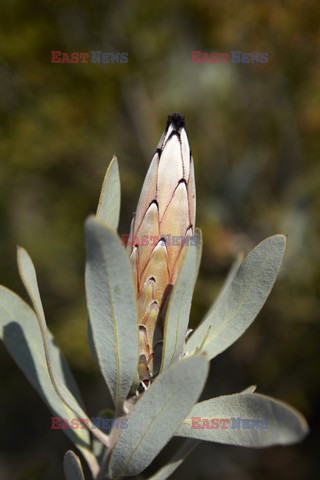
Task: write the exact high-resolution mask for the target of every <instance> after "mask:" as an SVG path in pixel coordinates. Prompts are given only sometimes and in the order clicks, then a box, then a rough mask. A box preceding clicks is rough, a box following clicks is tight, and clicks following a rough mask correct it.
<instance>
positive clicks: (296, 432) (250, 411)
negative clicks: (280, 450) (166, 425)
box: [176, 393, 308, 448]
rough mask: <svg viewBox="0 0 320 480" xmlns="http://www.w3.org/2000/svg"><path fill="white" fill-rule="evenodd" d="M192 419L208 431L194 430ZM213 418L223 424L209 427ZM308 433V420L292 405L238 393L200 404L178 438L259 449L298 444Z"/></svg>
mask: <svg viewBox="0 0 320 480" xmlns="http://www.w3.org/2000/svg"><path fill="white" fill-rule="evenodd" d="M192 418H201V420H199V422H198V423H194V426H196V425H197V426H199V425H200V426H205V427H207V428H192ZM205 419H206V420H207V422H206V420H205ZM211 419H218V420H219V422H220V420H221V419H222V420H223V422H222V423H219V424H218V426H219V428H210V426H211ZM194 422H197V421H196V420H194ZM223 423H224V424H225V426H226V427H227V428H222V425H223ZM216 425H217V423H216ZM307 433H308V425H307V422H306V420H305V419H304V417H303V416H302V415H301V414H300V413H299V412H298V411H297V410H295V409H294V408H292V407H291V406H290V405H287V404H286V403H284V402H280V401H279V400H275V399H274V398H271V397H267V396H266V395H261V394H259V393H237V394H235V395H226V396H222V397H217V398H212V399H211V400H207V401H205V402H200V403H197V404H196V405H195V406H194V407H193V409H192V410H191V412H190V413H189V415H188V417H187V418H186V419H185V420H184V422H183V423H182V425H180V427H179V428H178V430H177V432H176V435H178V436H183V437H189V438H195V439H198V440H208V441H212V442H218V443H226V444H229V445H240V446H243V447H257V448H258V447H268V446H271V445H289V444H292V443H296V442H299V441H301V440H302V439H303V438H304V437H305V436H306V434H307Z"/></svg>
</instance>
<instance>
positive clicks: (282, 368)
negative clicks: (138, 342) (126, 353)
mask: <svg viewBox="0 0 320 480" xmlns="http://www.w3.org/2000/svg"><path fill="white" fill-rule="evenodd" d="M0 22H1V29H0V83H1V89H0V122H1V133H0V162H1V163H0V283H1V284H5V285H7V286H8V287H10V288H12V289H13V290H15V291H17V292H18V293H20V294H21V295H22V296H23V297H24V298H26V296H25V293H24V291H23V288H22V286H21V284H20V281H19V279H18V274H17V268H16V260H15V255H16V251H15V249H16V244H21V245H23V246H24V247H25V248H26V249H27V250H28V251H29V253H30V254H31V256H32V258H33V260H34V262H35V264H36V267H37V270H38V276H39V283H40V287H41V293H42V297H43V303H44V307H45V310H46V313H47V320H48V323H49V326H50V328H51V330H52V331H53V332H54V334H55V336H56V338H57V340H58V342H59V344H60V346H61V347H62V349H63V351H64V352H65V354H66V356H67V358H68V360H69V362H70V364H71V366H72V369H73V371H74V372H75V376H76V378H77V380H78V382H79V385H80V388H81V390H82V392H83V397H84V399H85V402H86V405H87V407H88V408H87V409H88V412H89V414H90V415H94V414H96V413H97V412H98V411H99V410H100V409H101V408H104V407H105V406H107V405H109V403H110V398H109V395H108V392H107V391H106V388H105V386H104V384H103V381H102V380H101V377H100V375H99V373H98V371H97V369H96V367H95V364H94V362H93V360H92V359H91V355H90V352H89V349H88V346H87V335H86V322H87V314H86V308H85V302H84V285H83V272H84V245H83V222H84V219H85V218H86V217H87V215H89V214H90V213H92V212H94V211H95V208H96V204H97V201H98V196H99V191H100V187H101V184H102V180H103V175H104V172H105V170H106V167H107V164H108V162H109V161H110V159H111V157H112V155H113V154H114V153H115V154H116V155H117V156H118V159H119V162H120V174H121V179H122V211H121V224H120V232H121V233H127V232H128V230H129V224H130V220H131V217H132V212H133V211H134V210H135V207H136V203H137V200H138V196H139V191H140V188H141V186H142V182H143V178H144V175H145V173H146V171H147V168H148V163H149V161H150V159H151V156H152V154H153V151H154V149H155V147H156V145H157V142H158V140H159V138H160V135H161V133H162V130H163V128H164V126H165V122H166V118H167V115H168V114H170V113H172V112H174V111H178V112H182V113H184V114H185V116H186V122H187V130H188V135H189V140H190V143H191V148H192V150H193V155H194V161H195V169H196V180H197V202H198V203H197V224H198V225H199V226H201V228H202V229H203V234H204V254H203V261H202V266H201V272H200V278H199V281H198V284H197V288H196V295H195V300H194V305H193V310H192V322H193V325H196V324H197V322H198V321H199V320H200V319H201V316H202V315H203V314H204V313H205V311H206V310H207V308H208V307H209V305H210V303H211V302H212V301H213V299H214V298H215V296H216V294H217V292H218V290H219V288H220V286H221V284H222V282H223V278H224V277H225V275H226V273H227V271H228V268H229V266H230V264H231V262H232V259H233V258H234V256H235V254H236V253H237V252H238V251H239V250H243V251H244V252H245V253H247V252H248V251H249V250H250V249H251V248H252V247H253V246H254V245H255V244H256V243H257V242H259V241H260V240H262V239H263V238H265V237H266V236H269V235H271V234H274V233H277V232H282V233H286V234H288V250H287V254H286V257H285V261H284V265H283V268H282V271H281V276H280V278H279V280H278V282H277V283H276V286H275V288H274V290H273V292H272V294H271V296H270V298H269V300H268V302H267V304H266V306H265V307H264V309H263V311H262V312H261V314H260V315H259V316H258V319H257V320H256V321H255V323H254V325H253V326H252V327H250V329H249V330H248V332H247V333H246V334H245V335H244V336H243V337H242V338H241V339H240V340H239V341H238V342H237V343H236V344H234V345H233V346H232V347H231V348H230V349H229V350H228V351H227V352H225V353H223V354H222V355H221V356H219V357H218V358H217V359H216V360H215V361H214V362H213V364H212V368H211V373H210V379H209V382H208V387H207V389H206V392H205V396H206V397H209V395H211V396H212V395H219V394H223V393H233V392H237V391H239V390H241V389H243V388H245V387H246V386H248V385H249V384H257V385H258V391H259V392H261V393H266V394H269V395H273V396H276V397H278V398H280V399H282V400H285V401H288V402H290V403H291V404H292V405H294V406H295V407H297V408H298V409H300V410H301V412H303V413H304V415H305V416H306V417H307V419H308V421H309V423H310V425H311V433H310V435H309V437H308V438H307V439H306V441H305V442H303V443H302V444H301V445H297V446H292V447H288V448H281V447H276V448H269V449H266V450H256V451H255V450H249V449H245V448H236V447H225V446H221V445H216V444H203V445H202V446H200V447H199V448H198V450H196V451H195V452H194V453H193V455H192V456H191V457H190V458H189V459H188V460H187V461H186V463H185V465H184V466H182V467H181V468H180V470H178V471H177V472H176V473H175V475H174V476H173V478H174V479H177V480H178V479H180V478H181V479H182V478H183V479H187V480H190V479H199V480H207V479H219V480H227V479H228V480H229V479H240V480H247V479H248V480H251V479H259V480H260V479H262V480H264V479H272V480H273V479H283V478H285V477H290V479H291V480H298V479H299V480H300V479H308V480H309V479H316V478H318V477H317V475H316V473H317V464H319V459H318V455H319V453H318V452H319V448H320V441H319V433H320V432H319V421H320V416H319V411H318V410H317V407H318V404H319V397H320V388H319V387H320V378H319V344H320V329H319V290H320V263H319V259H320V250H319V240H320V224H319V213H320V163H319V134H320V63H319V59H320V55H319V50H320V35H319V24H320V9H319V3H318V2H317V1H316V0H309V1H302V0H296V1H295V2H289V1H282V2H275V1H270V2H260V1H258V2H256V1H246V2H240V1H234V2H230V1H228V0H225V1H224V2H212V1H209V0H185V1H182V0H176V1H175V2H172V1H171V2H169V1H166V0H165V1H162V2H161V1H154V2H147V1H137V2H133V1H131V2H129V1H128V2H124V1H118V2H106V1H101V0H92V1H91V2H88V1H87V2H84V1H81V0H78V1H77V0H60V1H56V2H52V1H48V0H44V1H42V2H38V1H36V0H29V1H26V0H12V1H10V2H2V4H1V7H0ZM51 50H61V51H66V52H69V53H71V52H90V51H91V50H101V51H104V52H116V51H118V52H128V53H129V61H128V63H126V64H120V63H119V64H91V63H88V64H82V63H80V64H51V63H50V62H51V54H50V52H51ZM192 50H201V51H203V52H209V53H211V52H230V51H231V50H241V51H243V52H268V53H269V62H268V63H265V64H232V63H227V64H220V63H219V64H192V63H191V51H192ZM200 292H201V293H200ZM0 362H1V364H0V365H1V374H0V376H1V395H0V416H1V419H0V424H1V440H0V442H1V444H0V479H1V480H2V479H9V478H10V479H16V480H18V479H19V480H22V479H33V480H37V479H48V480H51V479H57V478H62V476H63V474H62V457H63V454H64V452H65V451H66V450H67V449H68V448H70V447H71V444H70V443H69V441H68V440H67V439H66V437H65V436H64V435H63V433H62V432H59V431H51V430H50V424H51V422H50V416H51V415H50V413H49V411H48V410H47V408H46V406H45V405H44V404H43V403H42V401H41V399H40V398H39V397H38V396H37V394H36V393H35V392H34V391H33V389H32V387H31V386H29V384H28V383H27V381H26V380H25V379H24V377H23V375H22V373H21V372H20V371H19V370H18V368H17V367H16V366H15V364H14V362H13V361H12V360H11V358H10V357H9V355H8V354H7V352H6V350H5V348H4V346H3V345H2V344H1V345H0ZM171 448H172V445H169V447H168V448H167V449H166V452H167V453H168V452H169V451H170V449H171ZM166 452H164V454H163V455H164V456H165V455H166ZM155 467H156V464H155V466H154V468H155Z"/></svg>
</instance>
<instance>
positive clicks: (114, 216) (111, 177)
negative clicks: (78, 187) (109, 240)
mask: <svg viewBox="0 0 320 480" xmlns="http://www.w3.org/2000/svg"><path fill="white" fill-rule="evenodd" d="M120 202H121V188H120V177H119V167H118V160H117V157H115V156H113V158H112V160H111V162H110V164H109V166H108V169H107V172H106V174H105V177H104V180H103V184H102V189H101V193H100V198H99V204H98V208H97V214H96V215H97V218H98V219H99V220H101V221H102V222H104V223H106V224H107V225H108V226H109V227H110V228H112V229H113V230H117V228H118V225H119V216H120Z"/></svg>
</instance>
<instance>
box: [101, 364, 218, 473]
mask: <svg viewBox="0 0 320 480" xmlns="http://www.w3.org/2000/svg"><path fill="white" fill-rule="evenodd" d="M207 373H208V360H207V358H206V357H205V356H203V355H195V356H194V357H192V358H189V359H186V360H182V361H180V362H177V363H175V364H173V365H172V366H171V367H169V368H168V369H167V370H165V371H163V372H162V373H161V374H160V375H159V376H158V377H157V378H156V379H155V381H154V382H153V383H152V384H151V386H150V387H149V389H148V390H147V391H145V392H144V393H143V394H142V396H141V398H140V399H139V400H138V402H137V403H136V404H135V405H134V406H133V407H132V410H131V411H130V413H129V416H128V428H127V429H126V430H121V432H120V435H119V438H118V441H117V443H116V446H115V447H114V450H113V451H112V453H111V457H110V464H109V476H110V477H111V478H113V479H115V478H120V477H122V476H125V475H128V476H131V475H136V474H139V473H140V472H142V471H143V470H144V469H145V468H146V467H147V466H148V465H149V464H150V463H151V462H152V460H153V459H154V458H155V457H156V455H157V454H158V453H159V452H160V450H162V448H163V447H164V446H165V445H166V443H167V442H168V441H169V440H170V438H171V437H172V435H173V434H174V432H175V431H176V430H177V428H178V427H179V425H180V423H181V422H182V420H183V419H184V418H185V417H186V415H188V413H189V412H190V410H191V408H192V405H194V402H195V401H196V399H197V398H198V397H199V395H200V393H201V391H202V388H203V386H204V383H205V380H206V377H207Z"/></svg>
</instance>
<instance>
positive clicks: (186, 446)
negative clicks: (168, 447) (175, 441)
mask: <svg viewBox="0 0 320 480" xmlns="http://www.w3.org/2000/svg"><path fill="white" fill-rule="evenodd" d="M199 443H200V442H199V441H198V440H193V439H190V438H188V439H187V440H185V441H184V443H183V444H182V445H181V447H180V448H179V450H178V451H177V452H176V453H175V454H174V455H173V457H172V458H171V459H170V461H169V463H168V464H167V465H165V466H164V467H162V468H161V469H160V470H159V471H158V472H157V473H155V474H154V475H152V477H150V478H149V479H148V480H166V479H167V478H169V477H170V475H172V474H173V472H175V470H177V468H179V467H180V465H181V463H183V462H184V460H185V459H186V458H187V457H188V456H189V455H190V453H192V452H193V450H194V449H195V448H196V447H197V446H198V445H199Z"/></svg>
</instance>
